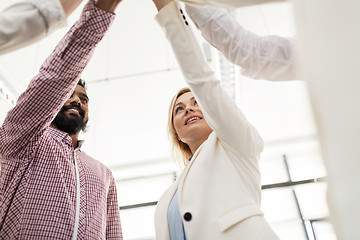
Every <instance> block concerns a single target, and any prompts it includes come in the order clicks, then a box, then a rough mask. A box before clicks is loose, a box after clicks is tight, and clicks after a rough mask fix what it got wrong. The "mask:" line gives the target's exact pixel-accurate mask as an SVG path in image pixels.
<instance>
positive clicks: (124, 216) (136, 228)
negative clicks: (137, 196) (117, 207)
mask: <svg viewBox="0 0 360 240" xmlns="http://www.w3.org/2000/svg"><path fill="white" fill-rule="evenodd" d="M154 213H155V206H154V207H143V208H137V209H132V210H123V211H121V212H120V217H121V225H122V230H123V237H124V239H127V240H135V239H136V240H140V239H141V240H150V239H155V228H154V226H155V225H154Z"/></svg>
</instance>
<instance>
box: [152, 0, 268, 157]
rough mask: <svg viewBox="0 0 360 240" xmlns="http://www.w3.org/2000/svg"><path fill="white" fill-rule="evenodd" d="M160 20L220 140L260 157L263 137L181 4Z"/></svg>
mask: <svg viewBox="0 0 360 240" xmlns="http://www.w3.org/2000/svg"><path fill="white" fill-rule="evenodd" d="M156 19H157V21H158V22H159V24H160V25H161V26H162V28H163V30H164V31H165V34H166V36H167V38H168V40H169V41H170V43H171V46H172V48H173V51H174V53H175V56H176V59H177V61H178V64H179V66H180V69H181V71H182V74H183V76H184V78H185V80H186V82H187V84H188V85H189V87H190V89H191V91H192V93H193V94H194V96H195V98H196V100H197V102H198V104H199V106H200V108H201V110H202V112H203V114H204V116H205V119H206V121H207V122H208V124H209V126H210V127H211V128H212V129H213V130H214V131H215V133H216V135H217V136H218V138H219V139H220V140H221V141H222V143H223V144H226V145H227V146H229V147H231V148H232V150H233V151H235V152H236V153H237V154H240V155H242V156H248V155H251V156H254V155H257V154H259V153H260V152H261V151H262V149H263V141H262V139H261V137H260V135H259V134H258V132H257V130H256V129H255V128H254V127H253V126H252V125H251V124H250V123H249V122H248V121H247V119H246V118H245V116H244V115H243V113H242V112H241V110H240V109H239V108H238V106H237V105H236V103H235V102H234V101H233V99H231V97H230V96H229V95H228V94H227V93H226V92H225V91H224V90H223V89H222V87H221V85H220V81H219V80H218V79H216V76H215V73H214V72H213V71H212V70H211V68H210V66H209V65H208V64H207V62H206V60H205V58H204V56H203V54H202V52H201V50H200V47H199V45H198V43H197V41H196V39H195V36H194V34H193V32H192V30H191V28H190V26H189V25H188V24H187V20H186V17H185V16H183V11H182V10H181V9H180V7H179V5H178V3H177V2H171V3H169V4H168V5H166V6H165V7H164V8H162V9H161V10H160V11H159V13H158V15H157V16H156Z"/></svg>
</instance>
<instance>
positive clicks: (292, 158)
mask: <svg viewBox="0 0 360 240" xmlns="http://www.w3.org/2000/svg"><path fill="white" fill-rule="evenodd" d="M287 161H288V165H289V170H290V174H291V179H292V180H293V181H299V180H305V179H312V178H319V177H325V176H326V170H325V166H324V163H323V161H322V158H321V155H320V153H317V154H298V155H294V154H288V155H287Z"/></svg>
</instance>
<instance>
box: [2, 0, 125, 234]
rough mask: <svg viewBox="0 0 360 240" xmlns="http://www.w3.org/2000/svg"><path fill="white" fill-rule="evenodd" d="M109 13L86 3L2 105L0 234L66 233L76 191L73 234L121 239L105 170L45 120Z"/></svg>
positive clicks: (68, 92) (62, 99)
mask: <svg viewBox="0 0 360 240" xmlns="http://www.w3.org/2000/svg"><path fill="white" fill-rule="evenodd" d="M114 17H115V15H114V14H111V13H108V12H105V11H102V10H100V9H97V8H96V7H94V5H93V4H92V3H88V4H87V5H86V6H85V8H84V10H83V13H82V15H81V17H80V19H79V20H78V21H77V22H76V23H75V25H74V26H73V27H72V28H71V29H70V31H69V32H68V33H67V35H66V36H65V37H64V38H63V40H62V41H61V42H60V43H59V44H58V46H57V47H56V49H55V50H54V52H53V53H52V54H51V55H50V57H49V58H48V59H47V60H46V61H45V63H44V64H43V65H42V67H41V69H40V73H39V74H38V75H37V76H36V77H35V78H34V79H33V80H32V81H31V83H30V85H29V87H28V88H27V90H26V91H25V92H24V93H23V94H22V95H21V96H20V98H19V100H18V102H17V105H16V106H15V107H14V108H13V109H12V110H11V111H9V113H8V115H7V117H6V119H5V122H4V124H3V126H2V128H1V130H0V160H1V176H0V189H1V190H0V191H1V192H0V206H1V209H0V239H71V238H73V234H74V232H75V227H74V226H75V218H76V215H77V213H76V202H77V196H79V197H80V201H78V202H80V211H78V216H79V221H78V228H77V239H105V238H106V239H122V233H121V225H120V214H119V208H118V203H117V195H116V187H115V181H114V178H113V176H112V173H111V172H110V170H109V169H108V168H106V167H105V166H104V165H102V164H101V163H100V162H98V161H96V160H95V159H93V158H91V157H89V156H88V155H86V154H85V153H84V152H82V151H81V149H80V146H81V143H80V144H79V145H80V146H79V147H78V148H77V149H74V148H73V146H72V141H71V138H70V137H69V135H68V134H67V133H65V132H62V131H60V130H57V129H54V128H51V127H49V125H50V123H51V121H52V120H53V119H54V117H55V116H56V114H57V113H58V111H59V110H60V108H61V107H62V106H63V104H64V102H65V101H66V100H67V99H68V98H69V97H70V95H71V93H72V92H73V90H74V88H75V86H76V84H77V82H78V79H79V77H80V74H81V72H82V71H83V69H84V68H85V66H86V64H87V63H88V62H89V60H90V57H91V55H92V53H93V50H94V49H95V46H96V45H97V44H98V42H99V41H100V40H101V39H102V38H103V36H104V34H105V32H106V31H107V29H108V28H109V26H110V24H111V23H112V21H113V19H114ZM75 161H76V163H77V166H78V176H79V181H80V184H79V185H78V184H77V177H76V176H77V171H76V165H75ZM78 186H80V188H79V190H78ZM77 191H78V192H79V193H80V194H77Z"/></svg>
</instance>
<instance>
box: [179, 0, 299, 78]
mask: <svg viewBox="0 0 360 240" xmlns="http://www.w3.org/2000/svg"><path fill="white" fill-rule="evenodd" d="M186 11H187V13H188V14H189V16H190V18H191V19H192V20H193V22H194V23H195V25H196V27H197V28H198V29H199V30H200V31H201V33H202V35H203V36H204V38H205V39H206V40H207V41H208V42H209V43H210V44H211V45H213V46H214V47H215V48H217V49H218V50H219V51H220V52H222V53H223V54H224V56H225V57H226V58H227V59H228V60H229V61H230V62H232V63H234V64H236V65H238V66H240V67H241V71H242V74H243V75H244V76H247V77H250V78H253V79H267V80H273V81H282V80H297V79H299V78H298V76H297V73H296V71H295V68H294V60H293V58H294V56H293V55H294V49H293V45H294V43H293V40H292V39H288V38H283V37H279V36H275V35H269V36H259V35H256V34H254V33H252V32H250V31H247V30H246V29H244V28H243V27H242V26H241V25H240V24H239V23H238V22H237V21H236V19H234V18H233V17H232V16H231V15H230V14H229V13H228V12H227V11H226V10H225V9H221V8H207V7H194V6H190V5H187V6H186Z"/></svg>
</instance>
